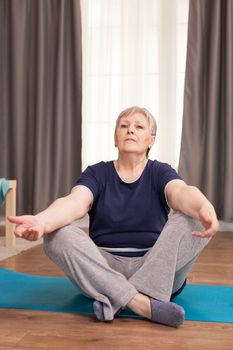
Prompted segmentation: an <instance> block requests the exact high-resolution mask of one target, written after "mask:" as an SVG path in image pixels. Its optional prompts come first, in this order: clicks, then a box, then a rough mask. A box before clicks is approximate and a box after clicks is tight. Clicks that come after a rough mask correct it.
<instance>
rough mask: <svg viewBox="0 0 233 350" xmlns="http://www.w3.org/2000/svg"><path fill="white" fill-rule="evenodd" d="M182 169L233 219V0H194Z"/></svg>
mask: <svg viewBox="0 0 233 350" xmlns="http://www.w3.org/2000/svg"><path fill="white" fill-rule="evenodd" d="M179 173H180V175H181V176H182V177H183V178H184V180H186V181H187V182H188V183H189V184H193V185H196V186H198V187H199V188H200V189H201V190H202V191H203V192H204V193H205V195H206V196H207V197H208V198H209V199H210V201H211V202H212V203H213V204H214V206H215V208H216V212H217V215H218V218H219V219H221V220H224V221H229V222H233V176H232V174H233V1H232V0H190V8H189V24H188V47H187V63H186V77H185V91H184V115H183V131H182V141H181V153H180V163H179Z"/></svg>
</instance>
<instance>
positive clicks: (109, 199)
mask: <svg viewBox="0 0 233 350" xmlns="http://www.w3.org/2000/svg"><path fill="white" fill-rule="evenodd" d="M175 179H180V176H179V175H178V174H177V172H176V171H175V170H174V169H173V168H172V167H171V166H170V165H168V164H166V163H162V162H159V161H157V160H155V161H152V160H150V159H149V160H148V162H147V164H146V166H145V169H144V170H143V172H142V174H141V176H140V177H139V178H138V179H137V180H136V181H134V182H132V183H126V182H124V181H123V180H122V179H121V178H120V176H119V174H118V173H117V171H116V169H115V166H114V162H113V161H109V162H100V163H98V164H95V165H92V166H88V167H87V168H86V170H85V171H84V172H83V173H82V174H81V176H80V178H79V179H78V181H77V182H76V185H83V186H86V187H88V188H89V189H90V190H91V192H92V193H93V197H94V201H93V204H92V207H91V209H90V211H89V216H90V227H89V229H90V237H91V238H92V239H93V241H94V242H95V244H96V245H98V246H100V247H102V248H104V249H106V250H107V251H109V252H111V253H113V254H117V255H122V256H142V255H144V254H145V253H146V251H148V250H149V248H151V247H152V246H153V245H154V243H155V242H156V240H157V238H158V236H159V234H160V232H161V231H162V229H163V227H164V225H165V223H166V221H167V219H168V213H169V210H170V208H169V206H168V204H167V201H166V198H165V193H164V189H165V186H166V185H167V183H168V182H169V181H172V180H175Z"/></svg>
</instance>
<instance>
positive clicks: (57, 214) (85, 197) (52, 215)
mask: <svg viewBox="0 0 233 350" xmlns="http://www.w3.org/2000/svg"><path fill="white" fill-rule="evenodd" d="M92 201H93V195H92V193H91V191H90V190H89V189H88V188H87V187H85V186H77V187H75V188H74V189H73V190H72V191H71V193H70V194H69V195H67V196H66V197H62V198H58V199H57V200H55V201H54V202H53V203H52V204H51V205H50V206H49V207H48V208H47V209H45V210H43V211H42V212H40V213H38V214H36V215H22V216H9V217H8V220H9V221H10V222H12V223H15V224H17V225H18V226H17V228H16V230H15V235H16V236H17V237H22V238H25V239H28V240H31V241H33V240H37V239H39V238H41V237H42V236H43V235H44V234H47V233H50V232H53V231H55V230H57V229H58V228H60V227H63V226H65V225H68V224H70V223H71V222H73V221H74V220H78V219H81V218H82V217H83V216H85V215H86V213H87V212H88V211H89V209H90V206H91V204H92Z"/></svg>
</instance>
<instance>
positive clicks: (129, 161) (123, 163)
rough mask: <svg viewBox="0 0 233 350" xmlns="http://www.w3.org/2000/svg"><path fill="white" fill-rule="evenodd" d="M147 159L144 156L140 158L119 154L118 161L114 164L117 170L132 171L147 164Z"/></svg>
mask: <svg viewBox="0 0 233 350" xmlns="http://www.w3.org/2000/svg"><path fill="white" fill-rule="evenodd" d="M147 160H148V159H147V157H146V155H145V154H144V155H142V156H135V155H133V154H132V155H129V154H127V155H124V154H119V155H118V159H117V160H116V161H115V164H116V166H117V168H124V169H128V170H134V169H137V168H140V167H143V168H144V166H145V165H146V163H147Z"/></svg>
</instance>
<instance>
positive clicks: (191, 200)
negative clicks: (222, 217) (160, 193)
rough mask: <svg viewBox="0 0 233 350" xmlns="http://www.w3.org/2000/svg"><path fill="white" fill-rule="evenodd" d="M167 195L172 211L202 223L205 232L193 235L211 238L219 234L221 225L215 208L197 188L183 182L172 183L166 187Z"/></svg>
mask: <svg viewBox="0 0 233 350" xmlns="http://www.w3.org/2000/svg"><path fill="white" fill-rule="evenodd" d="M166 195H167V199H168V202H169V205H170V207H171V208H172V209H174V210H178V211H181V212H182V213H184V214H186V215H188V216H191V217H193V218H194V219H197V220H199V221H200V222H201V224H202V226H203V227H204V229H203V231H201V232H199V231H198V232H193V235H195V236H199V237H211V236H213V235H214V234H215V233H216V232H217V230H218V228H219V223H218V219H217V216H216V213H215V210H214V207H213V205H212V204H211V203H210V202H209V201H208V199H207V198H206V197H205V196H204V194H203V193H202V192H201V191H199V189H198V188H197V187H194V186H188V185H187V184H186V183H185V182H184V181H181V180H178V181H171V182H170V183H168V185H167V186H166Z"/></svg>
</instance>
